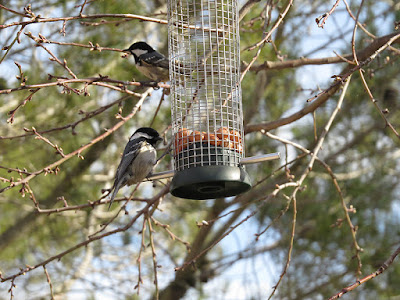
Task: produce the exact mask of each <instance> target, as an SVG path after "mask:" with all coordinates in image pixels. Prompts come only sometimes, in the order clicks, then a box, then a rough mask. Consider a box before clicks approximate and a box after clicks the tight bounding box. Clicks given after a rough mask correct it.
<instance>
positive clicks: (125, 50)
mask: <svg viewBox="0 0 400 300" xmlns="http://www.w3.org/2000/svg"><path fill="white" fill-rule="evenodd" d="M122 52H125V53H128V54H130V53H131V51H130V50H129V49H124V50H122Z"/></svg>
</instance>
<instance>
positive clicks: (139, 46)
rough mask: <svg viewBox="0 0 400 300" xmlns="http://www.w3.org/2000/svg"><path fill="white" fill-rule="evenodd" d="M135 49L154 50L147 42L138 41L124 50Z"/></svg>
mask: <svg viewBox="0 0 400 300" xmlns="http://www.w3.org/2000/svg"><path fill="white" fill-rule="evenodd" d="M135 49H142V50H147V51H148V52H152V51H154V49H153V48H152V47H151V46H150V45H149V44H147V43H146V42H136V43H134V44H132V45H131V46H130V47H129V48H128V49H124V50H122V51H124V52H130V51H132V50H135Z"/></svg>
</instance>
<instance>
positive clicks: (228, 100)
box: [168, 0, 251, 199]
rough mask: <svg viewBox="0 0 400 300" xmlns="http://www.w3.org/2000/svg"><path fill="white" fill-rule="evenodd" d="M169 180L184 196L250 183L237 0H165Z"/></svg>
mask: <svg viewBox="0 0 400 300" xmlns="http://www.w3.org/2000/svg"><path fill="white" fill-rule="evenodd" d="M168 37H169V69H170V82H171V96H170V97H171V115H172V133H173V156H174V177H173V179H172V184H171V193H172V194H173V195H174V196H177V197H181V198H189V199H211V198H218V197H228V196H234V195H237V194H240V193H242V192H245V191H247V190H249V189H250V188H251V183H250V178H249V176H248V174H247V172H246V170H245V167H244V166H243V164H241V161H242V160H243V158H244V157H245V152H244V149H245V147H244V133H243V111H242V99H241V87H240V49H239V39H240V38H239V14H238V3H237V0H168Z"/></svg>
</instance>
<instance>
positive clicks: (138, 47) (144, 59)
mask: <svg viewBox="0 0 400 300" xmlns="http://www.w3.org/2000/svg"><path fill="white" fill-rule="evenodd" d="M123 51H124V52H126V53H128V54H132V55H133V57H134V58H135V64H136V68H137V69H138V70H139V71H140V72H141V73H142V74H143V75H144V76H146V77H147V78H150V79H151V80H154V81H157V82H159V81H164V82H166V81H168V80H169V61H168V59H167V58H166V57H165V56H164V55H162V54H161V53H159V52H157V51H156V50H154V49H153V48H152V47H151V46H149V45H148V44H147V43H146V42H136V43H134V44H132V45H131V46H130V47H129V48H128V49H125V50H123Z"/></svg>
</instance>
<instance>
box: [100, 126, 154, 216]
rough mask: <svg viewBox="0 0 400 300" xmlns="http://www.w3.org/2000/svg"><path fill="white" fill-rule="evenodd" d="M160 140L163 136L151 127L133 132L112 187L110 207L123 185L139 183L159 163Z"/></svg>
mask: <svg viewBox="0 0 400 300" xmlns="http://www.w3.org/2000/svg"><path fill="white" fill-rule="evenodd" d="M160 141H162V138H161V137H160V135H159V134H158V132H157V131H156V130H154V129H153V128H150V127H142V128H139V129H138V130H136V131H135V132H134V133H133V134H132V136H131V137H130V139H129V142H128V144H126V146H125V150H124V153H123V154H122V158H121V162H120V163H119V166H118V169H117V173H116V174H115V180H114V185H113V186H112V188H111V189H110V192H111V191H112V194H111V201H110V205H109V207H108V209H110V207H111V204H112V203H113V201H114V198H115V196H116V195H117V193H118V190H119V189H120V188H121V187H123V186H124V185H132V184H135V183H139V182H141V181H143V180H144V179H145V178H146V177H147V176H148V175H150V174H151V172H152V170H153V168H154V165H155V164H156V163H157V157H156V154H157V152H156V149H155V147H156V146H157V144H158V143H159V142H160Z"/></svg>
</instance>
